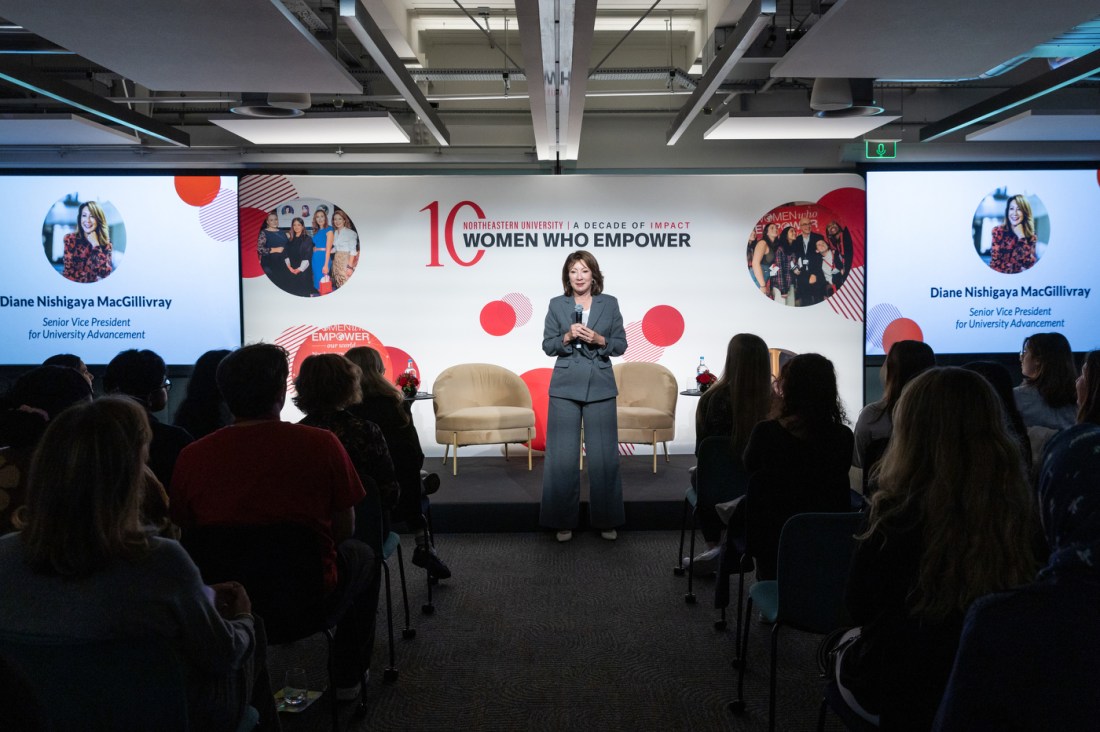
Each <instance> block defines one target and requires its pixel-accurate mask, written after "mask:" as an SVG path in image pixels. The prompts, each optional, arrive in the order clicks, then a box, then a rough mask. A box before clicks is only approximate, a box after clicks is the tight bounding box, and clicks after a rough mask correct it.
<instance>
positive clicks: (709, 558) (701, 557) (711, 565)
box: [684, 546, 722, 574]
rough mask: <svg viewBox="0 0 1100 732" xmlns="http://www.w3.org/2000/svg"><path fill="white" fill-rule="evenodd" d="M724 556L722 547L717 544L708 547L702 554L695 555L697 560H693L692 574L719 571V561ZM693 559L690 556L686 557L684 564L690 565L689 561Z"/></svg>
mask: <svg viewBox="0 0 1100 732" xmlns="http://www.w3.org/2000/svg"><path fill="white" fill-rule="evenodd" d="M721 558H722V547H720V546H716V547H714V548H713V549H707V550H706V551H705V552H702V553H701V554H696V555H695V561H693V562H691V572H692V574H710V573H711V572H717V571H718V562H719V561H720V560H721ZM689 561H691V558H690V557H684V566H685V567H686V566H688V562H689Z"/></svg>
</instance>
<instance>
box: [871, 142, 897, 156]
mask: <svg viewBox="0 0 1100 732" xmlns="http://www.w3.org/2000/svg"><path fill="white" fill-rule="evenodd" d="M863 144H864V145H865V148H864V151H863V157H864V158H866V159H867V160H885V159H887V158H896V157H897V156H898V141H897V140H864V141H863Z"/></svg>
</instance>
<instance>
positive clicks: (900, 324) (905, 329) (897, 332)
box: [882, 318, 924, 353]
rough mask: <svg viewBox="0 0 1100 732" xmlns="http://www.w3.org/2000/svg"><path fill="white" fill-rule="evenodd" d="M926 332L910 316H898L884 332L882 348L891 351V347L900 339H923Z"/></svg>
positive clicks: (887, 351)
mask: <svg viewBox="0 0 1100 732" xmlns="http://www.w3.org/2000/svg"><path fill="white" fill-rule="evenodd" d="M923 340H924V333H923V332H922V331H921V329H920V326H919V325H917V324H916V323H915V322H914V321H912V320H910V319H909V318H898V319H897V320H895V321H894V322H892V323H890V325H888V326H886V330H885V331H883V333H882V350H883V351H884V352H886V353H890V348H892V347H893V345H894V344H895V343H897V342H898V341H923Z"/></svg>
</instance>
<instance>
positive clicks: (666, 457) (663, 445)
mask: <svg viewBox="0 0 1100 732" xmlns="http://www.w3.org/2000/svg"><path fill="white" fill-rule="evenodd" d="M661 446H662V447H664V448H665V462H666V463H669V462H672V461H671V460H669V459H668V443H667V442H662V443H661Z"/></svg>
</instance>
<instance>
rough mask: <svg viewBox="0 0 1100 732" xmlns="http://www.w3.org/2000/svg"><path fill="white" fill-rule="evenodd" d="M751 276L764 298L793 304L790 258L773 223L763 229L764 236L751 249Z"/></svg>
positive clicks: (776, 226)
mask: <svg viewBox="0 0 1100 732" xmlns="http://www.w3.org/2000/svg"><path fill="white" fill-rule="evenodd" d="M752 276H753V281H755V282H756V286H757V287H759V288H760V291H761V292H762V293H764V296H765V297H768V298H771V299H774V300H776V301H778V302H783V301H785V300H790V302H788V303H787V304H788V305H793V304H794V295H793V291H792V289H791V267H790V257H789V256H788V255H787V250H786V249H785V248H784V247H783V246H782V245H781V243H780V240H779V225H778V224H776V223H774V222H773V223H770V224H768V225H767V226H766V227H764V236H763V237H761V239H760V241H758V242H756V246H755V247H754V248H753V253H752Z"/></svg>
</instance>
